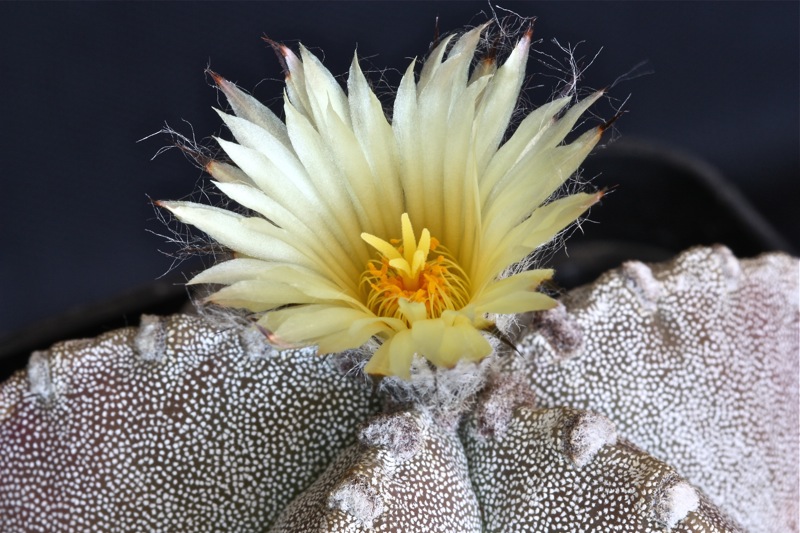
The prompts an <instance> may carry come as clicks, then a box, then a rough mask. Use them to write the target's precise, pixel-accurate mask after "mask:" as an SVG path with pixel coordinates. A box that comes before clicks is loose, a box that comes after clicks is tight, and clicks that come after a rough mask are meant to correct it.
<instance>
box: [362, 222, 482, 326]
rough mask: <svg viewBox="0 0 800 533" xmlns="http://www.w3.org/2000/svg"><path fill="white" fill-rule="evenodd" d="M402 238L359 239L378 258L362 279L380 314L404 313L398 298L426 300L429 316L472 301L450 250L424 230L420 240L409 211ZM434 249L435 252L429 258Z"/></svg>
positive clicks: (369, 302) (396, 315)
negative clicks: (363, 241) (432, 256)
mask: <svg viewBox="0 0 800 533" xmlns="http://www.w3.org/2000/svg"><path fill="white" fill-rule="evenodd" d="M401 226H402V236H403V238H402V241H400V240H397V239H391V240H390V241H389V242H387V241H385V240H383V239H381V238H379V237H376V236H374V235H370V234H369V233H362V234H361V238H362V239H364V240H365V241H366V242H367V244H369V245H370V246H372V247H373V248H375V249H376V250H377V251H378V253H379V254H380V258H379V259H374V260H371V261H369V262H368V263H367V268H366V270H365V271H364V274H363V275H362V277H361V282H362V283H363V284H367V285H368V289H369V295H368V297H367V305H368V306H369V308H370V309H371V310H372V312H374V313H375V314H376V315H378V316H386V317H394V318H400V319H402V320H405V321H406V322H409V318H408V317H405V316H403V313H402V311H401V308H400V305H399V303H398V301H399V300H401V299H403V300H407V301H409V302H420V303H424V304H425V310H426V312H427V318H439V317H440V316H441V314H442V313H443V312H444V311H446V310H448V309H450V310H458V309H461V308H462V307H464V306H465V305H467V303H468V302H469V292H470V291H469V282H468V280H467V276H466V274H465V273H464V271H463V270H462V269H461V267H459V266H458V264H457V263H456V262H455V260H454V259H453V257H452V256H451V255H450V253H449V252H448V251H447V250H446V249H445V248H444V247H443V246H441V245H440V244H439V241H438V240H437V239H436V238H434V237H431V234H430V231H428V229H427V228H425V229H423V230H422V233H421V234H420V238H419V242H417V240H416V238H415V236H414V228H413V226H412V225H411V220H410V219H409V217H408V214H407V213H403V215H402V217H401ZM431 252H435V255H436V257H434V258H431V259H430V260H429V256H430V254H431Z"/></svg>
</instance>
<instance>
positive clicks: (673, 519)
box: [654, 481, 700, 528]
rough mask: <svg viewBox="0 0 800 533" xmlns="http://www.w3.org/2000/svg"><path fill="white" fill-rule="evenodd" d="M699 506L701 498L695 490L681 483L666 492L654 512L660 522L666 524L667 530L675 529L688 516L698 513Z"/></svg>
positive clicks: (683, 482)
mask: <svg viewBox="0 0 800 533" xmlns="http://www.w3.org/2000/svg"><path fill="white" fill-rule="evenodd" d="M699 505H700V496H698V494H697V491H696V490H695V488H694V487H692V486H691V485H689V484H688V483H686V482H685V481H681V482H678V483H676V484H674V485H672V486H671V487H669V488H668V489H667V490H666V491H664V494H663V495H662V496H661V499H660V500H659V501H658V502H657V503H656V506H655V509H654V511H655V514H656V519H657V520H658V521H660V522H662V523H664V524H665V525H666V526H667V528H673V527H675V526H676V525H677V524H678V522H680V521H681V520H683V519H684V518H686V515H688V514H689V513H691V512H692V511H696V510H697V508H698V506H699Z"/></svg>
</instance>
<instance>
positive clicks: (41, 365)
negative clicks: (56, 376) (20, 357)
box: [28, 352, 55, 400]
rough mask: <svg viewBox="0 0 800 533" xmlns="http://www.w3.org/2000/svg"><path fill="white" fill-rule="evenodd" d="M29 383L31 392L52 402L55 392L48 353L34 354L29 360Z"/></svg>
mask: <svg viewBox="0 0 800 533" xmlns="http://www.w3.org/2000/svg"><path fill="white" fill-rule="evenodd" d="M28 383H29V384H30V391H31V393H33V394H36V395H37V396H39V397H41V398H42V399H43V400H50V399H51V398H52V397H53V395H54V394H55V391H54V389H53V381H52V380H51V378H50V363H49V362H48V360H47V352H33V353H32V354H31V357H30V359H28Z"/></svg>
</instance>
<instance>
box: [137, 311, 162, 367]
mask: <svg viewBox="0 0 800 533" xmlns="http://www.w3.org/2000/svg"><path fill="white" fill-rule="evenodd" d="M133 342H134V346H136V350H137V351H138V352H139V356H140V357H141V358H142V359H143V360H145V361H151V362H154V363H157V362H161V361H163V360H164V356H165V354H166V350H167V343H166V333H165V331H164V324H163V321H162V318H161V317H159V316H156V315H142V319H141V323H140V324H139V332H138V333H137V334H136V338H135V339H134V341H133Z"/></svg>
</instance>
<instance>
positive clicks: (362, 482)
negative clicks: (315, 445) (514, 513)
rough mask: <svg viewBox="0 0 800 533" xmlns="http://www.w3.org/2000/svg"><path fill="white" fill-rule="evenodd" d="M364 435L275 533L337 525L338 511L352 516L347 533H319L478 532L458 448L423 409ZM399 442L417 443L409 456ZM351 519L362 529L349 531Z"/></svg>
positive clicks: (381, 420) (388, 418)
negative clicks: (383, 532)
mask: <svg viewBox="0 0 800 533" xmlns="http://www.w3.org/2000/svg"><path fill="white" fill-rule="evenodd" d="M411 421H413V422H412V423H409V422H411ZM384 432H385V433H387V436H386V437H379V435H381V434H383V433H384ZM398 432H401V433H408V435H398ZM365 433H366V434H367V435H370V436H371V437H370V439H369V440H368V441H369V443H371V444H362V445H361V446H356V447H353V448H351V449H349V450H346V451H345V452H344V453H343V454H342V455H341V456H340V457H339V458H338V459H337V460H336V461H335V462H334V464H333V465H332V466H331V467H330V468H329V469H328V471H327V472H325V474H323V475H322V476H321V477H320V478H319V479H318V480H317V482H316V483H314V485H312V486H311V487H310V488H309V490H308V491H307V492H305V493H304V494H302V495H300V496H299V497H298V498H297V499H296V500H295V501H294V502H292V504H291V505H290V506H289V507H288V508H287V509H286V511H285V512H284V513H283V515H282V516H281V518H280V519H279V521H278V523H277V524H276V525H275V527H274V528H273V529H272V531H273V532H276V533H277V532H281V533H302V532H306V531H312V530H314V529H313V528H314V527H317V525H318V524H327V525H330V524H331V523H332V521H336V522H338V523H341V522H342V518H341V516H340V515H341V513H344V514H348V515H350V516H351V517H352V518H351V519H349V521H345V523H346V524H348V526H347V528H346V529H331V528H330V527H329V528H328V529H323V531H376V532H379V531H464V532H471V531H481V528H482V526H481V515H480V510H479V509H478V504H477V501H476V500H475V495H474V493H473V489H472V484H471V482H470V478H469V472H468V470H467V461H466V458H465V456H464V450H463V448H462V446H461V443H460V441H459V440H458V438H457V437H456V435H455V434H454V433H451V432H449V431H448V430H447V429H443V428H441V427H440V426H439V425H438V424H436V422H435V421H434V419H433V418H432V417H431V416H430V415H428V414H426V413H424V412H421V411H414V412H404V413H403V412H401V413H396V414H394V415H383V416H381V417H378V418H377V419H376V420H374V421H373V422H371V423H370V424H369V425H368V426H367V427H366V428H365V430H364V431H362V435H363V434H365ZM362 442H363V441H362ZM398 442H417V443H419V444H418V445H416V446H413V449H414V452H413V454H412V453H409V449H408V448H407V447H405V446H400V447H399V449H398V446H397V445H396V443H398ZM372 443H376V444H377V445H376V444H372ZM398 452H399V453H398ZM398 459H400V460H398ZM325 502H327V505H326V504H325ZM343 502H346V504H347V507H343V505H342V503H343ZM353 521H355V522H356V523H357V524H358V527H360V528H363V529H358V528H353V526H352V525H349V524H352V523H353Z"/></svg>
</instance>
